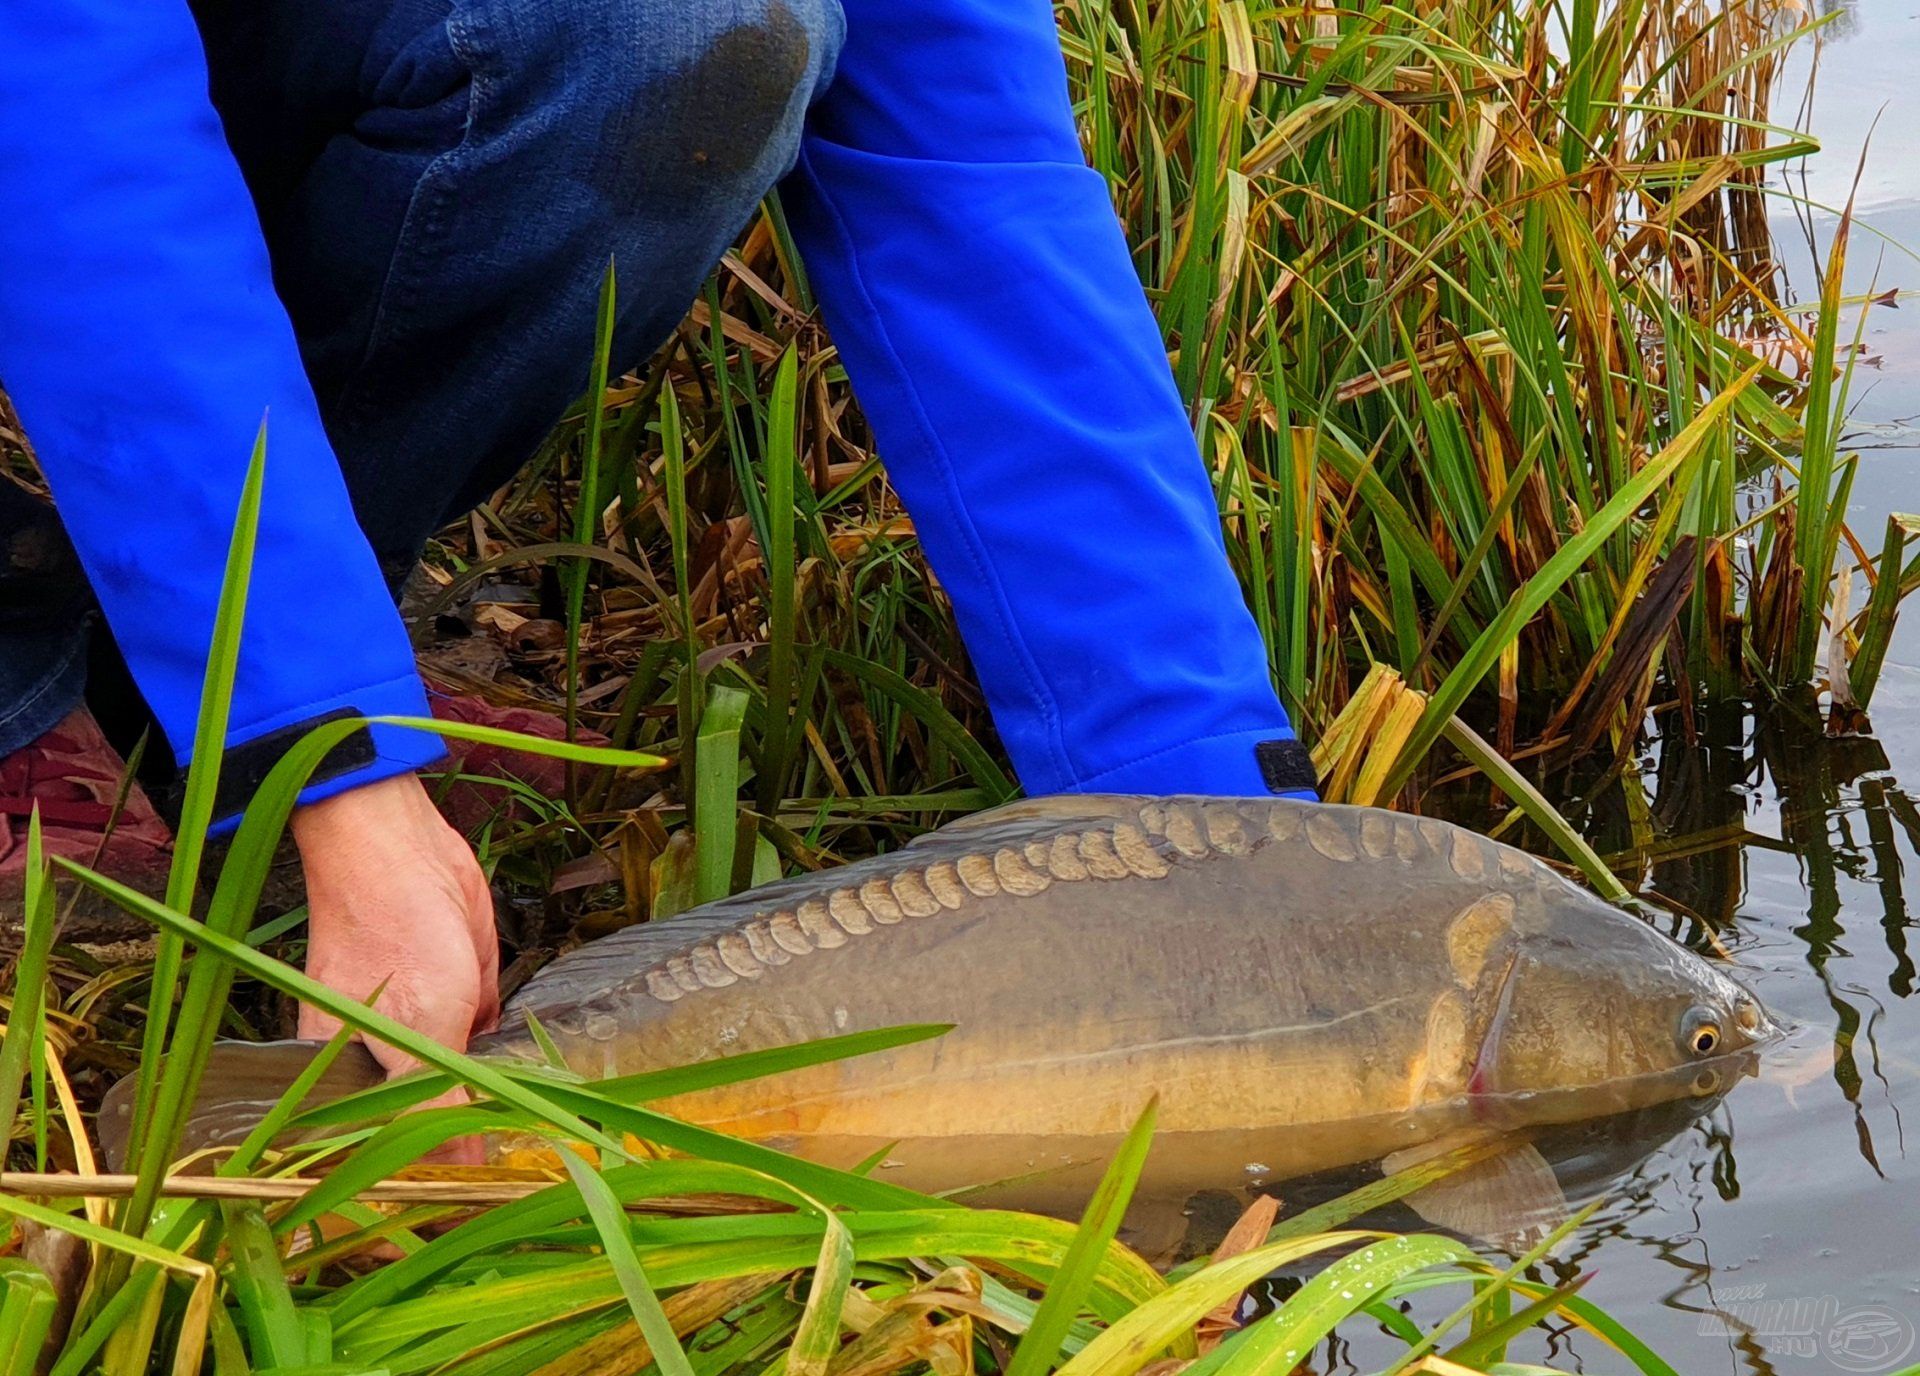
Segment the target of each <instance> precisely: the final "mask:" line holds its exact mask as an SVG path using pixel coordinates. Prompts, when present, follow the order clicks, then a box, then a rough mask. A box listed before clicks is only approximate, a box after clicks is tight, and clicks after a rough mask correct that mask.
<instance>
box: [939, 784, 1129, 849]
mask: <svg viewBox="0 0 1920 1376" xmlns="http://www.w3.org/2000/svg"><path fill="white" fill-rule="evenodd" d="M1149 801H1150V800H1149V799H1147V798H1143V797H1139V796H1136V795H1134V794H1131V793H1050V794H1047V795H1045V796H1043V797H1039V798H1016V799H1014V801H1012V802H1010V803H1002V804H1001V805H1000V806H999V807H990V808H988V809H987V810H986V811H984V812H975V813H972V814H970V815H968V816H966V817H962V818H960V819H959V820H957V821H953V822H948V823H947V824H946V825H945V826H943V827H941V828H940V830H938V831H930V832H928V833H927V834H926V835H925V836H922V837H920V838H919V840H918V841H915V842H914V843H913V844H915V845H919V844H922V843H923V842H925V841H927V840H929V839H931V838H934V837H938V836H948V835H952V834H953V833H955V832H962V833H966V832H975V831H986V830H989V829H991V828H995V827H1003V826H1009V825H1012V824H1014V823H1017V822H1039V823H1044V824H1046V825H1048V826H1066V825H1069V824H1071V823H1075V822H1111V821H1115V820H1118V819H1122V818H1130V817H1138V816H1139V815H1140V809H1141V808H1142V807H1144V806H1145V805H1146V804H1147V803H1148V802H1149Z"/></svg>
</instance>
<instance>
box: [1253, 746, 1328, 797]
mask: <svg viewBox="0 0 1920 1376" xmlns="http://www.w3.org/2000/svg"><path fill="white" fill-rule="evenodd" d="M1253 758H1254V760H1255V762H1256V763H1258V764H1259V766H1260V778H1261V780H1262V781H1263V782H1264V783H1265V784H1266V786H1267V791H1268V792H1270V793H1295V792H1298V791H1299V790H1301V789H1306V790H1307V791H1309V792H1318V791H1319V789H1320V780H1319V778H1318V777H1317V776H1316V775H1315V774H1314V772H1313V756H1312V755H1310V754H1309V753H1308V752H1307V747H1306V746H1304V745H1302V744H1300V742H1299V741H1293V740H1283V741H1260V742H1258V743H1257V744H1255V746H1254V747H1253Z"/></svg>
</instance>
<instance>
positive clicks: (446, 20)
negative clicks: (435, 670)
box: [0, 0, 844, 754]
mask: <svg viewBox="0 0 1920 1376" xmlns="http://www.w3.org/2000/svg"><path fill="white" fill-rule="evenodd" d="M194 11H195V15H196V17H197V19H198V20H199V23H200V28H201V33H202V36H203V38H204V39H205V42H206V48H207V56H208V64H209V68H210V71H211V76H212V92H213V99H214V103H215V105H216V106H217V108H218V110H219V112H220V115H221V118H222V120H223V122H224V124H225V128H226V132H227V138H228V142H229V143H230V144H231V145H232V147H233V151H234V154H235V156H236V157H237V159H238V160H239V162H240V166H241V169H242V171H243V172H244V174H245V176H246V179H247V183H248V186H249V187H250V188H251V190H252V192H253V197H254V201H255V204H256V206H257V208H258V210H259V213H260V221H261V225H262V228H263V229H264V231H265V234H266V239H267V245H268V248H269V251H270V253H271V255H272V259H273V267H274V279H275V286H276V288H277V289H278V291H279V294H280V297H281V299H282V301H283V302H284V303H285V304H286V307H287V310H288V313H289V314H290V315H291V317H292V320H293V324H294V328H295V331H296V333H297V334H298V336H299V340H300V347H301V352H302V356H303V358H304V360H305V363H306V367H307V372H308V374H309V376H310V377H311V378H312V380H313V385H314V391H315V394H316V396H317V397H318V399H319V403H320V409H321V413H322V415H323V417H324V418H325V421H326V425H327V430H328V433H329V435H330V436H331V438H332V440H333V444H334V448H335V452H336V453H337V454H338V455H339V458H340V463H341V466H342V468H343V469H344V471H345V473H346V477H347V485H348V488H349V489H350V491H351V492H352V495H353V501H354V507H355V511H356V513H357V515H358V517H359V520H360V524H361V527H362V529H363V530H364V531H365V533H366V536H367V538H368V540H369V541H370V542H371V544H372V546H373V549H374V552H375V553H376V554H377V555H378V556H379V557H380V560H381V562H382V565H383V566H384V567H385V568H387V569H388V571H389V572H390V574H391V575H392V576H393V577H394V578H395V580H396V582H397V581H398V579H399V578H400V577H401V576H403V575H404V573H405V571H406V570H407V569H408V568H409V567H411V565H412V563H413V560H414V559H415V558H416V557H417V556H418V554H419V551H420V547H421V545H422V544H423V542H424V541H425V540H426V538H427V536H428V535H429V534H431V533H432V532H433V530H435V529H436V528H437V527H439V526H440V525H442V524H444V523H445V522H447V521H448V520H451V519H453V518H455V517H457V516H458V515H460V514H461V513H462V512H464V511H465V510H467V509H468V508H470V507H471V506H473V505H474V504H475V503H477V502H478V501H480V500H481V499H482V498H483V497H485V495H486V494H487V493H488V492H490V491H491V490H493V489H494V488H495V487H497V486H498V485H499V484H500V483H502V482H504V481H505V480H506V479H507V478H508V477H509V476H511V474H512V473H513V471H514V470H515V469H516V468H518V467H519V466H520V465H521V464H522V463H524V462H525V461H526V460H527V458H528V457H529V456H530V455H531V454H532V452H533V450H534V448H535V446H536V445H537V444H538V443H539V441H540V439H541V437H542V436H543V435H544V434H545V433H546V432H547V431H548V430H549V429H550V428H551V427H552V426H553V424H554V423H555V421H557V420H558V419H559V417H560V415H561V413H562V412H563V411H564V409H565V408H566V407H567V405H568V404H569V403H570V402H572V401H573V400H574V399H575V398H577V397H578V396H579V395H580V393H581V392H582V391H583V390H584V388H585V386H586V382H587V369H588V363H589V358H590V355H591V352H592V340H593V326H594V319H595V307H596V301H597V297H598V293H599V288H600V282H601V279H602V276H603V274H604V273H605V271H606V267H607V264H608V263H609V261H611V262H613V263H615V264H617V272H618V280H619V293H618V299H619V316H618V319H617V320H616V322H615V329H614V351H613V362H614V365H615V366H616V368H627V367H631V366H633V365H635V364H637V363H639V362H640V361H641V360H642V359H643V358H644V357H645V355H646V354H647V353H648V352H649V351H650V350H652V349H653V348H654V347H656V346H657V345H658V344H659V343H660V342H661V341H663V340H664V339H665V338H666V337H667V335H668V333H669V332H670V331H671V330H672V329H673V327H674V325H675V324H676V323H677V322H678V321H679V319H680V318H681V316H682V315H683V314H684V313H685V311H686V309H687V306H688V304H689V303H690V302H691V300H692V299H693V297H694V294H695V293H696V292H697V291H698V289H699V286H700V284H701V282H702V281H703V280H704V279H705V277H706V274H707V273H708V271H709V270H710V269H711V268H712V266H713V264H714V263H715V262H716V261H718V259H719V257H720V255H721V253H722V252H723V251H724V250H725V249H726V246H727V244H728V243H729V242H730V241H731V239H732V238H733V237H734V235H736V234H737V233H738V232H739V231H740V229H741V227H742V226H743V225H744V224H745V223H746V222H747V220H748V219H749V218H750V217H751V215H752V213H753V210H754V208H755V206H756V205H757V204H758V202H759V200H760V198H761V197H762V196H763V195H764V194H765V193H766V191H767V190H768V188H770V187H771V186H772V185H773V184H774V182H775V181H776V180H778V179H779V177H780V176H781V175H782V174H784V173H785V172H786V171H787V169H788V168H789V167H791V166H792V164H793V161H794V158H795V156H796V154H797V152H798V149H799V144H800V133H801V126H802V122H803V119H804V117H805V113H806V109H807V106H808V105H809V104H810V103H811V101H812V100H813V98H814V96H815V95H817V94H818V93H819V92H820V91H821V90H822V89H824V87H825V86H826V84H827V82H828V81H830V80H831V78H832V74H833V69H834V63H835V59H836V57H837V55H838V53H839V50H840V44H841V38H842V32H843V23H844V21H843V18H842V16H841V12H840V5H839V0H326V2H325V3H315V0H195V3H194ZM127 500H128V506H129V519H137V508H138V502H139V494H138V493H129V494H128V497H127ZM63 543H64V542H63V540H62V539H61V537H60V534H59V530H58V526H57V522H55V521H54V520H53V519H52V518H51V516H50V514H49V512H48V511H47V510H46V509H45V508H44V507H42V506H40V505H39V504H37V503H35V502H33V501H31V500H30V499H28V498H26V497H24V496H23V495H22V494H19V493H18V492H17V491H14V490H11V489H9V488H8V487H7V486H6V484H5V483H4V482H0V551H4V552H5V554H6V558H5V559H4V561H0V754H6V753H8V752H10V751H12V750H14V749H16V748H18V747H19V746H21V745H24V744H26V743H27V742H29V741H31V740H32V739H34V738H35V737H36V736H38V735H39V734H40V733H41V732H43V731H45V730H46V729H48V728H49V727H51V726H52V725H54V724H55V723H56V722H58V721H59V720H60V718H61V717H63V716H64V715H65V714H66V713H67V712H68V711H70V710H71V709H72V707H73V706H74V705H75V704H76V703H77V702H78V701H79V700H80V697H81V694H82V692H83V690H84V688H85V684H86V665H87V658H88V657H87V653H86V639H87V627H88V623H89V622H90V621H91V620H92V619H93V618H92V615H91V613H90V611H89V604H90V598H89V597H88V595H87V593H86V591H85V585H84V582H83V581H82V580H81V577H80V574H79V572H78V565H77V563H76V562H75V561H74V560H73V559H72V557H71V554H70V552H68V551H66V550H64V549H63ZM314 577H315V581H316V586H321V587H323V586H324V583H325V579H326V570H324V569H316V570H314ZM322 596H323V595H322Z"/></svg>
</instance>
